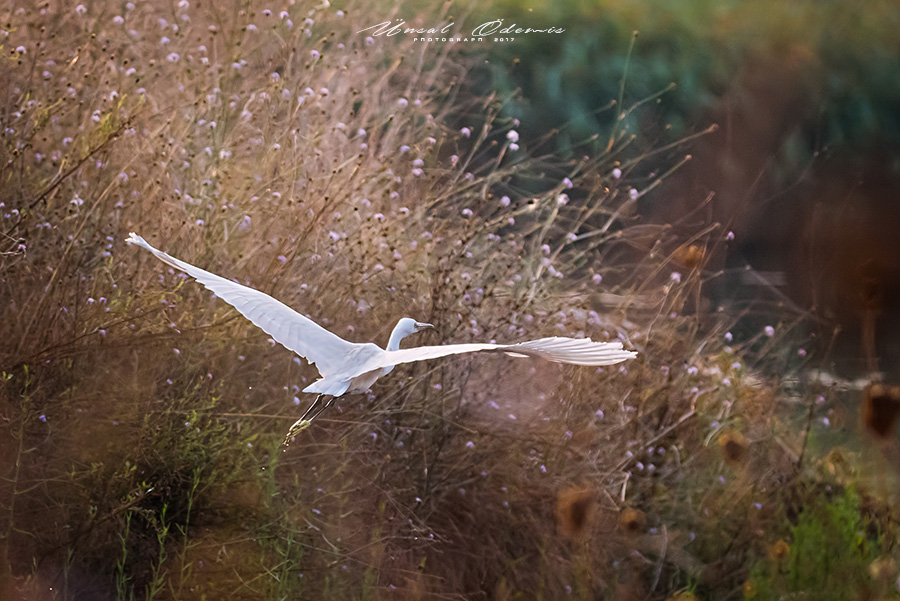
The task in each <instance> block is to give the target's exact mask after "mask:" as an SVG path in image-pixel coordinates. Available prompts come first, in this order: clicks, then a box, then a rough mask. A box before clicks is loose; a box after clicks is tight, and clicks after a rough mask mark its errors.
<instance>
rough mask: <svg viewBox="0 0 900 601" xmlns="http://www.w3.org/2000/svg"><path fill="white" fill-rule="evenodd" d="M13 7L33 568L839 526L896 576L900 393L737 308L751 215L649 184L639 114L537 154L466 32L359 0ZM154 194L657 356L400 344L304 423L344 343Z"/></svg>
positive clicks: (123, 594)
mask: <svg viewBox="0 0 900 601" xmlns="http://www.w3.org/2000/svg"><path fill="white" fill-rule="evenodd" d="M3 10H4V12H3V13H2V18H0V25H2V27H3V29H2V33H0V35H2V36H3V38H2V44H3V47H2V50H3V54H2V56H3V59H2V60H3V62H2V65H0V81H2V83H3V85H2V86H0V97H2V98H3V104H2V109H0V121H2V128H3V136H2V140H0V142H2V143H0V159H2V164H3V165H4V167H3V172H2V175H3V181H4V185H3V186H2V187H0V298H2V302H0V338H2V339H3V341H4V343H3V344H2V345H0V372H2V388H0V394H2V396H0V476H2V480H0V597H2V598H3V599H14V600H18V599H27V600H28V601H43V600H45V599H47V600H57V599H58V600H70V599H78V600H81V599H89V600H94V599H116V600H130V599H160V600H161V599H172V600H174V599H198V600H200V599H221V598H230V599H340V600H343V599H424V598H468V599H512V598H541V599H564V598H576V599H598V598H600V599H647V598H650V599H665V598H668V597H672V598H680V599H682V600H684V599H687V598H690V597H689V596H688V595H691V596H693V597H695V598H702V599H729V598H735V597H736V596H738V595H741V594H746V593H747V592H748V588H747V584H746V583H747V582H748V579H751V578H756V582H758V583H759V584H758V585H757V589H755V590H756V591H764V590H772V591H776V593H775V594H777V593H780V591H782V590H784V591H787V590H790V591H800V590H804V591H810V590H818V589H815V588H814V587H815V586H818V585H819V584H820V583H819V582H815V581H813V580H812V579H814V578H815V576H814V574H815V572H814V571H808V570H807V567H806V566H807V565H808V564H812V565H819V564H821V563H823V562H828V563H834V564H836V565H841V566H846V569H847V570H855V573H856V576H855V578H857V580H853V581H852V582H860V583H863V584H861V585H860V586H868V587H871V588H870V589H869V588H867V589H865V590H866V591H868V590H872V591H875V592H876V593H877V594H879V595H881V596H882V597H883V598H897V596H898V593H897V590H896V578H897V574H896V557H897V548H896V544H897V536H898V532H900V528H898V525H897V515H896V509H895V506H896V505H895V504H892V503H891V500H892V499H895V498H896V495H897V479H896V476H897V473H896V465H897V462H896V461H892V460H891V458H892V457H893V456H894V455H896V431H895V429H894V427H895V421H896V414H894V413H892V412H891V407H893V405H892V404H891V403H893V402H894V401H893V400H892V399H893V397H891V396H890V395H889V394H888V393H887V392H885V391H883V390H880V389H879V391H878V394H877V395H876V394H868V396H867V397H865V398H866V399H868V400H869V402H870V404H871V407H870V409H871V411H869V412H868V413H867V414H866V418H865V420H864V423H865V426H866V428H867V429H863V430H860V429H859V428H857V427H856V426H855V425H854V423H855V421H856V420H855V419H854V417H853V416H854V415H855V413H853V410H854V409H853V408H854V407H855V405H854V403H855V402H856V401H857V399H854V398H853V395H854V394H856V393H855V392H854V388H853V384H852V383H835V384H833V385H825V384H822V383H821V381H815V380H812V381H811V380H810V379H807V377H806V375H805V374H806V371H805V370H806V369H807V368H808V367H809V366H810V365H811V363H810V362H811V361H812V360H813V359H814V357H813V356H812V355H813V353H811V352H810V353H808V352H807V350H806V349H802V348H798V346H797V345H798V344H799V342H800V341H799V340H798V335H797V331H798V330H799V328H800V327H801V325H802V322H803V320H804V319H806V315H805V314H802V313H799V312H796V311H793V310H791V309H789V308H785V307H783V306H782V307H780V308H776V309H773V310H772V311H771V312H770V313H768V314H767V315H766V318H768V319H769V321H768V322H767V323H769V324H770V325H769V326H768V327H766V328H765V329H763V330H761V331H752V332H746V333H745V335H734V334H733V333H732V330H733V326H734V324H735V323H736V321H737V320H738V319H739V318H740V315H736V314H733V313H732V312H731V311H729V310H726V309H725V308H723V310H722V311H719V312H708V311H707V310H706V306H705V304H704V302H703V297H704V291H705V289H706V287H707V286H708V285H709V282H710V281H711V280H713V279H714V278H715V277H717V274H716V273H715V270H713V269H711V268H710V267H709V262H710V261H711V260H712V259H711V258H712V257H714V256H716V255H717V254H718V253H721V252H723V251H724V249H725V248H726V247H727V246H728V244H729V242H730V237H729V236H728V235H727V233H726V232H724V231H721V230H719V229H717V228H708V229H706V230H704V231H702V232H700V233H699V234H697V235H696V236H695V237H694V238H691V239H689V240H683V239H679V238H677V237H676V236H675V235H674V234H673V233H672V231H671V230H670V229H669V228H666V227H656V226H648V225H645V224H642V223H641V222H640V220H639V219H637V218H636V214H635V205H636V203H637V202H638V200H639V199H640V196H641V194H642V193H643V191H641V192H639V191H638V190H636V189H635V188H634V187H633V185H632V183H631V181H630V180H629V176H628V172H627V169H623V167H624V165H625V163H624V162H623V161H624V160H625V159H624V157H625V156H626V155H627V153H628V149H629V144H630V143H631V138H630V135H629V134H628V133H627V132H624V131H619V132H614V133H613V134H611V135H610V136H609V139H608V140H607V141H605V144H606V146H604V151H603V152H600V153H598V154H597V155H596V156H594V157H590V158H584V159H578V160H564V159H560V158H558V157H555V156H552V155H551V156H532V155H530V154H528V153H526V152H525V150H526V149H527V148H528V145H529V139H528V138H527V137H526V135H525V134H524V133H522V132H519V131H518V129H516V130H515V131H516V133H515V134H514V133H512V132H513V131H514V129H513V128H518V126H516V125H515V124H514V122H512V121H511V120H510V119H509V118H508V117H505V116H504V114H505V113H504V111H506V110H507V106H506V105H505V104H504V102H503V101H502V100H498V99H497V98H496V97H493V96H488V97H486V98H485V97H479V96H477V95H476V96H473V95H471V94H470V93H468V92H469V90H467V86H468V84H467V82H468V78H469V75H470V74H471V73H472V70H473V69H474V65H473V61H472V60H471V58H470V57H468V56H466V55H464V54H462V53H458V52H457V51H455V49H454V48H452V47H444V46H426V45H421V44H419V45H417V44H414V43H413V42H412V41H411V39H408V38H407V39H404V38H391V39H385V38H379V39H367V38H365V37H363V36H357V35H354V32H357V31H359V30H360V29H362V28H363V27H364V26H366V25H369V24H371V23H370V22H369V19H371V15H370V13H369V11H368V9H366V8H363V7H362V6H359V7H356V6H354V5H350V6H345V7H343V10H344V11H345V12H339V11H338V10H337V9H336V8H333V7H327V6H318V7H310V6H299V5H293V6H292V7H291V8H290V9H289V10H286V11H284V12H281V10H275V9H272V11H269V10H266V9H261V8H258V7H256V6H255V5H253V6H251V5H250V4H242V3H238V4H235V5H232V7H231V8H229V9H228V10H224V9H220V8H218V7H217V5H216V4H215V3H213V4H191V3H189V2H187V1H184V2H179V3H177V4H175V5H168V6H163V5H157V4H153V3H135V4H130V3H128V4H125V5H123V6H120V5H118V4H116V5H113V4H110V5H106V4H103V3H92V4H90V5H87V4H86V5H84V6H79V7H77V8H74V9H73V8H71V7H69V6H63V5H60V4H55V3H52V2H51V3H46V4H42V5H40V6H34V5H32V4H29V3H25V2H22V3H13V4H12V5H10V6H7V7H6V8H4V9H3ZM434 14H437V13H436V12H431V13H429V17H430V16H432V15H434ZM640 100H641V99H640V98H638V97H635V98H633V99H628V100H627V101H626V102H628V101H631V102H630V104H627V106H628V107H629V108H630V107H631V106H633V105H635V104H637V103H636V102H634V101H640ZM650 108H651V107H650V105H649V104H646V103H645V104H644V105H642V106H639V107H636V108H635V110H634V111H632V114H634V115H639V114H643V113H644V112H645V111H646V112H647V113H648V114H652V112H653V111H652V110H649V109H650ZM459 115H478V116H479V121H478V122H477V123H478V124H479V125H478V126H477V127H475V126H474V125H475V124H474V123H473V125H472V126H471V127H469V128H468V129H466V130H462V129H460V126H459V124H458V122H457V120H458V118H459ZM518 138H521V145H522V148H517V146H518V144H517V142H516V140H517V139H518ZM628 160H629V161H631V164H635V161H639V159H635V158H634V157H631V158H629V159H628ZM623 171H624V173H623ZM661 173H662V175H657V176H654V179H653V180H652V181H651V182H649V183H647V187H645V188H644V190H646V189H652V186H654V185H656V182H660V181H662V180H663V179H665V177H666V176H667V173H668V171H665V170H663V171H661ZM132 230H133V231H136V232H138V233H140V234H142V235H143V236H145V237H147V238H148V240H149V241H150V242H151V243H154V244H155V245H157V246H158V247H160V248H162V249H164V250H166V251H168V252H170V253H172V254H173V255H175V256H178V257H181V258H184V259H186V260H189V261H191V262H192V263H195V264H197V265H199V266H201V267H204V268H206V269H209V270H210V271H213V272H216V273H219V274H222V275H223V276H226V277H235V278H238V279H239V280H240V281H241V282H244V283H248V284H250V285H252V286H254V287H256V288H259V289H262V290H264V291H266V292H268V293H270V294H273V295H274V296H276V297H277V298H279V299H281V300H283V301H285V302H287V303H288V304H290V305H292V306H295V307H297V308H298V309H299V310H300V311H302V312H304V313H308V314H309V315H311V316H312V317H313V318H314V319H315V320H316V321H317V322H319V323H321V324H322V325H324V326H326V327H328V328H330V329H332V330H333V331H335V332H336V333H338V334H339V335H341V336H345V337H347V338H349V339H352V340H357V341H366V340H373V341H377V342H379V343H384V341H385V339H386V337H387V335H388V333H389V331H390V329H391V327H392V326H393V324H394V323H395V321H396V319H397V318H399V317H401V316H403V315H412V316H415V317H417V318H420V319H424V320H426V321H429V322H431V323H434V324H435V325H436V326H437V327H436V329H435V331H434V332H431V333H429V334H427V335H423V336H422V337H421V339H420V340H419V341H417V342H421V343H432V344H437V343H441V342H449V341H452V342H466V341H469V340H490V339H496V340H498V341H513V340H517V339H522V338H532V337H538V336H547V335H553V334H561V335H571V336H582V335H583V336H591V337H593V338H594V339H596V340H606V339H614V338H619V339H622V340H624V341H625V342H626V344H627V345H628V346H629V347H631V348H635V349H637V350H638V351H639V352H640V356H639V358H638V359H637V360H635V361H632V362H629V363H626V364H623V365H621V366H614V367H612V368H606V369H600V370H596V371H594V370H591V369H584V368H574V367H571V366H570V367H567V368H562V367H560V366H556V365H547V364H541V363H538V362H529V361H524V360H517V359H511V358H498V357H469V358H462V357H461V358H457V359H456V360H447V361H438V362H435V363H431V364H421V365H410V366H406V367H404V368H402V369H400V368H398V369H397V370H395V372H394V373H392V375H391V377H390V378H385V380H384V381H383V382H379V383H378V385H377V386H376V388H375V390H373V392H372V393H371V394H369V395H366V396H359V397H350V398H344V399H340V400H339V401H338V402H337V403H336V407H335V408H334V409H333V410H332V411H331V413H330V414H329V415H326V416H325V417H324V418H320V419H319V420H318V421H317V422H316V423H315V424H314V425H313V426H312V427H311V428H310V429H309V430H307V431H305V432H304V433H303V435H302V436H300V437H298V440H297V441H296V442H294V443H293V444H292V445H291V446H290V447H288V448H287V449H286V450H284V449H282V448H281V445H280V443H281V440H282V437H283V436H284V431H285V428H287V427H288V426H289V425H290V424H291V423H292V422H293V421H294V420H295V419H296V417H297V413H298V412H299V411H301V410H302V407H301V405H303V404H304V403H306V402H307V400H306V399H303V398H300V397H301V396H302V395H300V392H299V391H300V390H301V389H302V388H303V387H304V386H305V384H306V383H308V382H309V381H310V379H311V378H314V377H315V375H316V374H315V370H314V368H311V367H310V366H308V365H306V364H305V363H304V362H302V361H301V360H300V359H298V358H296V357H292V355H291V353H289V352H288V351H286V350H285V349H283V348H281V347H278V346H277V345H275V344H274V343H273V342H272V341H270V340H268V339H267V337H266V336H265V335H264V334H262V333H261V332H259V331H258V330H256V329H255V328H254V327H253V326H252V325H251V324H249V323H247V322H246V321H245V320H244V319H243V318H241V317H240V316H239V315H237V314H236V313H235V312H234V311H232V310H230V309H229V308H228V307H227V306H226V305H225V304H224V303H222V302H221V301H219V300H217V299H215V298H213V297H211V295H210V294H209V293H208V292H207V291H205V290H204V289H203V288H202V287H201V286H199V285H196V284H195V283H193V282H190V281H187V279H186V278H185V277H184V276H183V275H182V274H178V273H174V272H173V271H172V270H169V269H168V268H166V267H165V266H164V265H161V264H160V263H159V262H157V261H156V260H155V259H153V258H152V257H150V256H149V255H148V254H147V253H141V252H139V251H137V250H136V249H134V248H128V247H126V246H125V244H124V238H125V236H126V235H127V233H128V232H129V231H132ZM888 392H889V391H888ZM875 399H877V400H878V404H875V403H874V400H875ZM885 399H886V400H885ZM882 401H883V402H882ZM885 410H887V411H886V413H885ZM892 420H893V421H892ZM872 424H875V426H872ZM837 444H846V445H850V446H853V448H854V449H855V451H853V452H844V453H842V454H836V452H835V451H833V450H832V447H834V446H835V445H837ZM892 453H893V454H894V455H892ZM833 499H838V500H839V502H838V504H835V505H834V506H833V507H832V505H831V504H830V503H831V501H832V500H833ZM841 499H844V500H843V501H841ZM851 531H852V535H850V534H849V533H850V532H851ZM779 538H785V542H784V544H785V545H787V546H788V547H789V549H790V552H789V553H788V552H787V551H786V552H785V553H788V554H787V555H786V557H788V558H791V559H790V561H791V562H793V563H791V564H790V565H791V566H793V567H791V568H790V571H789V572H788V574H789V575H791V579H790V581H789V585H784V586H782V583H781V580H778V578H780V576H778V577H777V578H776V576H771V580H766V578H769V572H765V573H764V572H763V571H761V570H762V568H761V567H760V566H762V565H766V566H768V565H770V564H763V563H761V562H765V561H766V558H767V557H768V554H769V547H770V546H771V545H772V544H773V542H772V541H773V540H775V541H777V540H778V539H779ZM817 541H826V542H827V543H828V545H827V548H823V549H822V551H821V554H819V555H817V554H815V551H816V547H817V546H818V542H817ZM842 545H844V546H849V547H850V548H847V549H846V553H842V550H841V546H842ZM875 549H877V553H876V551H875ZM791 553H793V554H795V555H791ZM870 560H871V563H869V564H868V565H867V566H866V562H869V561H870ZM892 562H893V563H892ZM863 566H866V570H867V571H866V574H862V575H860V574H859V571H860V569H862V567H863ZM816 569H818V568H816ZM795 575H796V576H795ZM848 582H849V581H848ZM766 586H768V587H769V588H768V589H766V588H765V587H766ZM778 587H782V588H778ZM784 587H788V588H784ZM742 591H743V592H742ZM750 592H753V590H750ZM757 595H758V596H760V597H762V593H757ZM882 597H879V598H882ZM773 598H774V597H773ZM860 598H873V599H874V598H875V597H874V596H861V597H860Z"/></svg>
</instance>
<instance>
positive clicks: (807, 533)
mask: <svg viewBox="0 0 900 601" xmlns="http://www.w3.org/2000/svg"><path fill="white" fill-rule="evenodd" d="M823 492H824V491H823ZM789 540H790V550H789V551H788V553H787V555H786V556H785V557H779V556H773V555H777V554H775V553H774V552H773V551H772V550H770V552H769V557H768V558H767V559H763V560H760V561H759V562H758V563H757V565H756V567H755V568H753V570H752V571H751V577H750V578H751V582H752V583H753V584H752V585H751V586H752V587H753V588H755V591H756V595H755V598H758V599H761V600H768V599H773V600H774V599H782V598H785V596H786V595H791V594H799V593H802V594H804V595H808V596H809V597H810V598H815V599H825V600H834V601H842V600H844V599H855V598H872V595H873V594H874V590H875V583H874V582H873V579H872V577H871V575H870V566H871V565H872V564H873V562H874V561H875V560H876V558H877V557H878V555H879V552H880V545H881V542H880V541H881V534H880V533H879V532H878V528H877V526H875V525H874V524H871V523H870V522H869V520H868V519H867V518H866V517H865V515H864V514H863V511H862V508H861V506H860V498H859V495H858V494H857V493H856V492H855V491H854V490H853V489H852V488H847V489H845V490H842V491H840V492H837V493H835V494H819V495H816V496H814V497H813V498H812V499H810V500H809V502H808V503H806V504H804V506H803V507H802V509H801V512H800V515H799V517H798V518H797V523H796V524H793V525H792V526H791V528H790V536H789Z"/></svg>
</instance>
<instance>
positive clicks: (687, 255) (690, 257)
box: [672, 244, 706, 271]
mask: <svg viewBox="0 0 900 601" xmlns="http://www.w3.org/2000/svg"><path fill="white" fill-rule="evenodd" d="M672 258H674V259H675V261H676V262H677V263H678V264H680V265H682V266H683V267H684V268H685V269H687V270H688V271H693V270H694V269H696V268H698V267H703V265H704V264H706V248H705V247H703V246H700V245H699V244H690V245H688V246H681V247H679V248H678V250H676V251H675V253H674V254H673V255H672Z"/></svg>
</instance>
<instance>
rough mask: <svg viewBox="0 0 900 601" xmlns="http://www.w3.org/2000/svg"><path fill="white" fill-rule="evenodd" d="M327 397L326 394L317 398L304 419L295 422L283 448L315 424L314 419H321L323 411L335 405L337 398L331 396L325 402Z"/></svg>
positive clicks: (285, 438) (304, 415)
mask: <svg viewBox="0 0 900 601" xmlns="http://www.w3.org/2000/svg"><path fill="white" fill-rule="evenodd" d="M326 396H327V395H324V394H320V395H319V396H317V397H316V400H314V401H313V402H312V403H311V404H310V406H309V408H308V409H307V410H306V412H305V413H304V414H303V417H301V418H300V419H298V420H297V421H295V422H294V425H293V426H291V428H290V430H288V433H287V436H285V437H284V442H283V443H282V445H283V446H285V447H286V446H288V444H290V442H291V439H292V438H294V436H296V435H297V434H299V433H300V432H302V431H304V430H306V429H307V428H308V427H309V425H310V424H311V423H313V420H314V419H316V418H317V417H319V415H321V413H322V412H323V411H325V410H326V409H328V408H329V407H331V405H332V404H333V403H334V399H335V397H333V396H330V397H328V399H327V400H325V397H326Z"/></svg>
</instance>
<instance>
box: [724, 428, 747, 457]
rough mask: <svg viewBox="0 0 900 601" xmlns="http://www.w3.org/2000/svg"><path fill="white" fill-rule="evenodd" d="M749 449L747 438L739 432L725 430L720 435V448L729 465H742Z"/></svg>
mask: <svg viewBox="0 0 900 601" xmlns="http://www.w3.org/2000/svg"><path fill="white" fill-rule="evenodd" d="M748 447H749V443H748V442H747V438H746V437H745V436H744V435H743V434H741V433H740V432H738V431H737V430H725V431H724V432H722V434H721V435H719V448H721V449H722V455H724V457H725V461H726V462H727V463H730V464H738V463H741V462H742V461H743V460H744V458H745V457H746V456H747V448H748Z"/></svg>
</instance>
